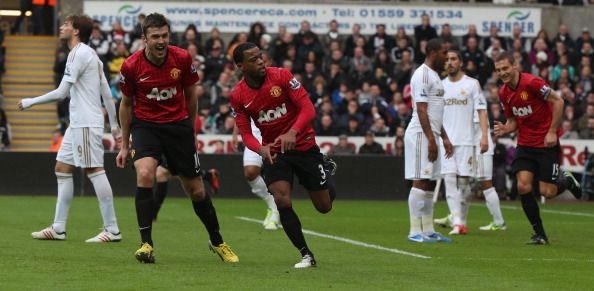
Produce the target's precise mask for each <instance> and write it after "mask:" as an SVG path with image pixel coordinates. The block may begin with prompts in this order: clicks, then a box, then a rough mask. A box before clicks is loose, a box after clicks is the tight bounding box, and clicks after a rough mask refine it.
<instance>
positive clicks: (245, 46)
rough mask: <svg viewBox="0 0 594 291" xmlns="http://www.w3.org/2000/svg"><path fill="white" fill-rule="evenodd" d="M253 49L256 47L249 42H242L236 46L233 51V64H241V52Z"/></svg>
mask: <svg viewBox="0 0 594 291" xmlns="http://www.w3.org/2000/svg"><path fill="white" fill-rule="evenodd" d="M255 47H258V46H257V45H256V44H254V43H251V42H244V43H240V44H239V45H237V47H236V48H235V49H234V50H233V62H235V63H236V64H239V63H241V62H243V52H244V51H247V50H249V49H253V48H255Z"/></svg>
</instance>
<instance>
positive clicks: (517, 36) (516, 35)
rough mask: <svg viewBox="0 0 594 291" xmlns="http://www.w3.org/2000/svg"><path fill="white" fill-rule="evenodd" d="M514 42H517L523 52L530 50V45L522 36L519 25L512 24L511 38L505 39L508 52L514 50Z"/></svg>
mask: <svg viewBox="0 0 594 291" xmlns="http://www.w3.org/2000/svg"><path fill="white" fill-rule="evenodd" d="M514 42H518V43H519V45H520V46H521V47H522V51H524V52H528V51H530V49H531V43H530V41H528V38H525V37H523V36H522V28H521V27H520V25H519V24H514V26H513V27H512V35H511V37H508V38H507V39H506V47H507V49H508V50H510V49H512V48H514Z"/></svg>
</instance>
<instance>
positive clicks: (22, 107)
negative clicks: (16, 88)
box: [17, 100, 26, 111]
mask: <svg viewBox="0 0 594 291" xmlns="http://www.w3.org/2000/svg"><path fill="white" fill-rule="evenodd" d="M17 106H18V107H19V110H21V111H23V110H25V109H26V108H25V107H24V106H23V100H20V101H19V102H17Z"/></svg>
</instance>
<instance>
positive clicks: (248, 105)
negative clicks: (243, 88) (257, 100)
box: [243, 100, 254, 108]
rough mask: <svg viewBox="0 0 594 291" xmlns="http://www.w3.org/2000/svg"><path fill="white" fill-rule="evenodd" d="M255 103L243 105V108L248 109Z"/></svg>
mask: <svg viewBox="0 0 594 291" xmlns="http://www.w3.org/2000/svg"><path fill="white" fill-rule="evenodd" d="M253 102H254V101H253V100H252V101H251V102H250V103H248V104H246V105H243V108H248V107H250V105H252V103H253Z"/></svg>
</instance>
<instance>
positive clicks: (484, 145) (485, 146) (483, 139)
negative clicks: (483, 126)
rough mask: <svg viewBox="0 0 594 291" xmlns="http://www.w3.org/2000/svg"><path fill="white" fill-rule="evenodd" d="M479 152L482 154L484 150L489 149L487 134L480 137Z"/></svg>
mask: <svg viewBox="0 0 594 291" xmlns="http://www.w3.org/2000/svg"><path fill="white" fill-rule="evenodd" d="M480 146H481V154H484V153H485V152H487V150H489V139H488V138H487V136H486V135H485V136H482V137H481V143H480Z"/></svg>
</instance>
